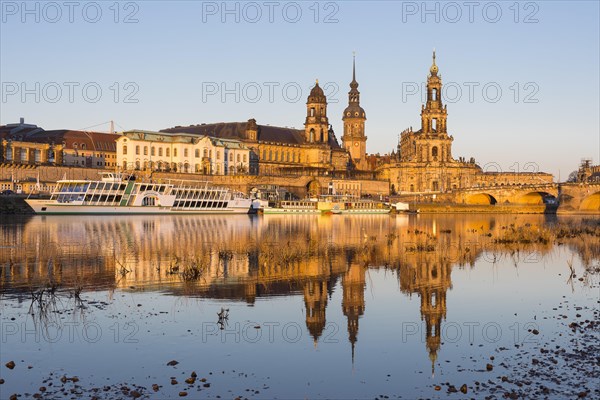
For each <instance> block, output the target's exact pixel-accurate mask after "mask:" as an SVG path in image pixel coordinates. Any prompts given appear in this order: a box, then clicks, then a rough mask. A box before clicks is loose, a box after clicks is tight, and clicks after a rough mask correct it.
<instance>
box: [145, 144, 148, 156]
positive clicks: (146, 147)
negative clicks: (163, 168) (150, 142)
mask: <svg viewBox="0 0 600 400" xmlns="http://www.w3.org/2000/svg"><path fill="white" fill-rule="evenodd" d="M144 155H145V156H147V155H148V146H144Z"/></svg>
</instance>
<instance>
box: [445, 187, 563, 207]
mask: <svg viewBox="0 0 600 400" xmlns="http://www.w3.org/2000/svg"><path fill="white" fill-rule="evenodd" d="M558 195H559V185H558V184H556V183H549V184H548V183H544V184H535V185H515V186H488V187H478V188H469V189H460V190H455V191H453V192H452V194H451V197H452V198H451V200H452V201H454V202H455V203H459V204H471V205H482V204H483V205H494V204H527V205H535V204H556V203H557V200H558V197H559V196H558Z"/></svg>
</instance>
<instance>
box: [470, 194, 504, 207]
mask: <svg viewBox="0 0 600 400" xmlns="http://www.w3.org/2000/svg"><path fill="white" fill-rule="evenodd" d="M465 203H466V204H474V205H475V204H483V205H494V204H496V203H498V200H496V198H495V197H494V196H492V195H491V194H488V193H475V194H471V195H469V196H467V198H466V199H465Z"/></svg>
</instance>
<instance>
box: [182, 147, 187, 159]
mask: <svg viewBox="0 0 600 400" xmlns="http://www.w3.org/2000/svg"><path fill="white" fill-rule="evenodd" d="M183 156H184V157H187V156H188V149H187V148H185V149H183Z"/></svg>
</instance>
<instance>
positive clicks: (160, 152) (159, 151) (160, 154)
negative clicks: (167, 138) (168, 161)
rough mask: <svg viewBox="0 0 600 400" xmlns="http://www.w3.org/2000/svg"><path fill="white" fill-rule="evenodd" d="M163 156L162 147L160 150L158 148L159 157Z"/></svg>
mask: <svg viewBox="0 0 600 400" xmlns="http://www.w3.org/2000/svg"><path fill="white" fill-rule="evenodd" d="M162 154H163V153H162V147H159V148H158V156H159V157H162Z"/></svg>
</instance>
